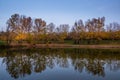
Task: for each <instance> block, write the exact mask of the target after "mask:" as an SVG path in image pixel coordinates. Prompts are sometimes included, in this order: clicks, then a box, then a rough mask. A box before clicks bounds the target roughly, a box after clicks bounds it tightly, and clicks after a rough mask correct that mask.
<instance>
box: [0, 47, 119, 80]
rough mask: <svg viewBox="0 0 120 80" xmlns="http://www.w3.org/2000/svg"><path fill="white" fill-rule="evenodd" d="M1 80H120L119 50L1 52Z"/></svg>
mask: <svg viewBox="0 0 120 80" xmlns="http://www.w3.org/2000/svg"><path fill="white" fill-rule="evenodd" d="M0 80H120V50H116V49H113V50H110V49H105V50H104V49H103V50H102V49H36V50H35V49H29V50H20V49H19V50H0Z"/></svg>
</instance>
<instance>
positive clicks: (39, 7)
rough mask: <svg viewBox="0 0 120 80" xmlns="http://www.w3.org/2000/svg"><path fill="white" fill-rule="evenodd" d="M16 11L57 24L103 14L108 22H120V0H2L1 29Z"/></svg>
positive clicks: (0, 5) (71, 22) (0, 11)
mask: <svg viewBox="0 0 120 80" xmlns="http://www.w3.org/2000/svg"><path fill="white" fill-rule="evenodd" d="M15 13H18V14H20V15H25V16H30V17H32V18H33V19H35V18H42V19H43V20H45V21H46V22H47V24H49V23H51V22H53V23H54V24H55V25H56V26H58V25H60V24H69V25H70V26H72V25H73V24H74V22H75V21H78V20H79V19H82V20H83V21H84V22H85V21H87V20H88V19H92V18H98V17H103V16H104V17H105V18H106V22H105V23H106V24H108V23H111V22H118V23H120V0H0V30H1V29H5V27H6V21H7V20H8V19H9V18H10V17H11V15H13V14H15Z"/></svg>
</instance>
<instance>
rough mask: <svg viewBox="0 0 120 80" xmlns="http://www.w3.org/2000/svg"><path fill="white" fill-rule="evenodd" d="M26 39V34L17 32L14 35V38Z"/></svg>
mask: <svg viewBox="0 0 120 80" xmlns="http://www.w3.org/2000/svg"><path fill="white" fill-rule="evenodd" d="M24 39H26V34H24V33H19V34H18V35H17V36H16V37H15V40H24Z"/></svg>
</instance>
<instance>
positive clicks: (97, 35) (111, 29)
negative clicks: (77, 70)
mask: <svg viewBox="0 0 120 80" xmlns="http://www.w3.org/2000/svg"><path fill="white" fill-rule="evenodd" d="M6 25H7V27H6V30H5V31H1V32H0V45H3V44H26V43H27V44H81V45H88V44H89V45H90V44H97V45H98V44H115V45H119V44H120V24H119V23H117V22H113V23H110V24H109V25H105V17H99V18H93V19H88V20H87V21H86V22H83V21H82V20H78V21H76V22H75V23H74V24H73V26H69V24H61V25H59V26H56V25H55V24H54V23H50V24H47V23H46V21H44V20H42V19H41V18H34V19H32V18H31V17H26V16H25V15H19V14H13V15H12V16H11V17H10V18H9V19H8V20H7V23H6Z"/></svg>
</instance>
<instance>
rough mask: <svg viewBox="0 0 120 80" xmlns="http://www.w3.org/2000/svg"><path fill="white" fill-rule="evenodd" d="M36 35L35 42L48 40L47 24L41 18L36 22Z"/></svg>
mask: <svg viewBox="0 0 120 80" xmlns="http://www.w3.org/2000/svg"><path fill="white" fill-rule="evenodd" d="M33 32H34V35H36V36H35V40H37V41H39V40H45V38H46V22H45V21H44V20H42V19H40V18H36V19H35V20H34V31H33Z"/></svg>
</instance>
